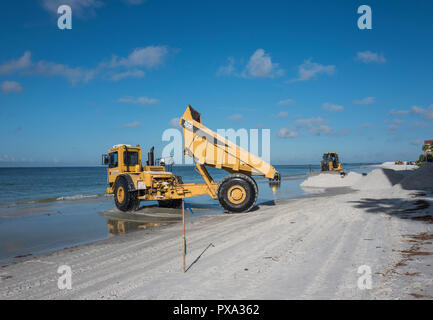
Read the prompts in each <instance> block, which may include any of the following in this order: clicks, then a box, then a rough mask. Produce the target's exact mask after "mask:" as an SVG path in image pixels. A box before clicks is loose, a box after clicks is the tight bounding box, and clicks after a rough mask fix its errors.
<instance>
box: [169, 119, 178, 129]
mask: <svg viewBox="0 0 433 320" xmlns="http://www.w3.org/2000/svg"><path fill="white" fill-rule="evenodd" d="M179 121H180V119H179V118H173V119H171V120H170V122H169V124H170V126H171V127H173V128H180V124H179Z"/></svg>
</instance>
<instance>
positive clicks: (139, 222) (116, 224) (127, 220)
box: [100, 205, 211, 237]
mask: <svg viewBox="0 0 433 320" xmlns="http://www.w3.org/2000/svg"><path fill="white" fill-rule="evenodd" d="M193 210H194V212H197V214H198V215H202V214H209V213H210V211H211V210H210V209H209V208H193ZM100 215H102V216H104V217H105V218H106V219H107V227H108V236H110V237H112V236H115V235H120V234H125V233H129V232H132V231H137V230H140V229H147V228H151V227H160V226H166V225H169V224H171V223H175V222H179V221H180V220H181V219H182V211H181V209H172V208H160V207H158V206H156V205H151V206H144V207H142V208H140V209H139V210H138V211H135V212H122V211H119V210H117V209H110V210H106V211H102V212H100ZM186 215H187V216H190V217H192V215H191V214H190V213H186Z"/></svg>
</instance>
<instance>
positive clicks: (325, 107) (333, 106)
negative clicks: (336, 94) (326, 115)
mask: <svg viewBox="0 0 433 320" xmlns="http://www.w3.org/2000/svg"><path fill="white" fill-rule="evenodd" d="M322 109H323V110H327V111H333V112H340V111H343V110H344V107H343V106H339V105H336V104H332V103H329V102H325V103H324V104H323V105H322Z"/></svg>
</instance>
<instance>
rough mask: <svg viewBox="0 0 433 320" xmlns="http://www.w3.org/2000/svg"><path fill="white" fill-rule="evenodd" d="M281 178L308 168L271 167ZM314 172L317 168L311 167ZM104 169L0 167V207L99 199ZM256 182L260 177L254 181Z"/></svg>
mask: <svg viewBox="0 0 433 320" xmlns="http://www.w3.org/2000/svg"><path fill="white" fill-rule="evenodd" d="M275 167H276V169H277V170H278V171H279V172H280V173H281V175H282V177H283V178H289V179H296V178H300V179H301V178H303V177H305V174H306V173H307V172H308V171H309V170H310V166H309V165H280V166H278V165H277V166H275ZM362 167H363V165H362V164H346V165H345V166H344V168H345V169H348V170H354V169H357V168H362ZM311 169H312V170H314V171H318V170H319V166H318V165H313V166H311ZM208 170H209V172H210V174H211V175H212V177H213V178H214V179H215V180H216V181H219V180H221V179H222V178H224V177H225V176H226V175H227V174H228V173H227V172H226V171H224V170H219V169H214V168H209V169H208ZM172 171H173V173H174V174H176V175H180V176H182V178H183V181H184V182H195V183H203V179H202V177H201V176H200V175H199V174H198V173H197V172H196V169H195V167H193V166H174V167H173V169H172ZM106 172H107V170H106V168H105V167H58V168H57V167H49V168H48V167H47V168H0V206H5V205H17V204H26V203H31V202H50V201H61V200H73V199H82V198H87V197H89V198H91V197H97V196H101V195H103V194H104V193H105V188H106V187H107V182H106V181H107V176H106ZM256 180H257V181H260V178H257V179H256Z"/></svg>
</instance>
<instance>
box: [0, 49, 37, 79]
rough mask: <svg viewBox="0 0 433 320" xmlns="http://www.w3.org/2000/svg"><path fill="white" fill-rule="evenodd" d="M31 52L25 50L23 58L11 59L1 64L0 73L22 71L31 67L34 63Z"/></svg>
mask: <svg viewBox="0 0 433 320" xmlns="http://www.w3.org/2000/svg"><path fill="white" fill-rule="evenodd" d="M31 56H32V54H31V52H30V51H26V52H24V54H23V56H22V57H21V58H18V59H16V60H10V61H8V62H5V63H3V64H1V65H0V74H10V73H13V72H17V71H22V70H25V69H27V68H29V67H30V66H31V65H32V61H31Z"/></svg>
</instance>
